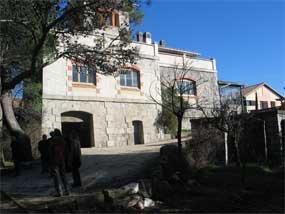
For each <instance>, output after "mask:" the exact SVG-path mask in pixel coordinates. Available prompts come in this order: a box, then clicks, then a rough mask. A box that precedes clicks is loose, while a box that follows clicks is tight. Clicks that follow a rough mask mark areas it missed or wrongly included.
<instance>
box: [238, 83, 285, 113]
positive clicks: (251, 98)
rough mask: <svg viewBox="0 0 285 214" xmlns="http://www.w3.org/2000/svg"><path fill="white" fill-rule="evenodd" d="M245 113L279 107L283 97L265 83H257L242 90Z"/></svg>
mask: <svg viewBox="0 0 285 214" xmlns="http://www.w3.org/2000/svg"><path fill="white" fill-rule="evenodd" d="M242 96H243V100H244V106H245V109H246V111H247V112H250V111H253V110H260V109H267V108H274V107H278V106H281V100H282V99H283V96H282V95H281V94H279V93H278V92H277V91H275V90H274V89H273V88H271V87H270V86H269V85H267V84H266V83H259V84H256V85H252V86H248V87H245V88H244V89H242Z"/></svg>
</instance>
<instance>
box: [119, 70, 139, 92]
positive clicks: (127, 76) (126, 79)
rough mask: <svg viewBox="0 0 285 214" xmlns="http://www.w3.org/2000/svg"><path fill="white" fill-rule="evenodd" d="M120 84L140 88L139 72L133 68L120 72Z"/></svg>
mask: <svg viewBox="0 0 285 214" xmlns="http://www.w3.org/2000/svg"><path fill="white" fill-rule="evenodd" d="M120 86H126V87H135V88H140V73H139V71H137V70H135V69H125V70H121V72H120Z"/></svg>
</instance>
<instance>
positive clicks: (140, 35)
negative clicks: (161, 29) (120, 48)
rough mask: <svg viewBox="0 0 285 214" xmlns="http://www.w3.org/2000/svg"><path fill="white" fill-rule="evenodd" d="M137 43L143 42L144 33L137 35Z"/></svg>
mask: <svg viewBox="0 0 285 214" xmlns="http://www.w3.org/2000/svg"><path fill="white" fill-rule="evenodd" d="M137 41H138V42H143V33H142V32H138V33H137Z"/></svg>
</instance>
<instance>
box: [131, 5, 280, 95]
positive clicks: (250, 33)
mask: <svg viewBox="0 0 285 214" xmlns="http://www.w3.org/2000/svg"><path fill="white" fill-rule="evenodd" d="M142 10H143V11H144V14H145V17H144V21H143V24H142V25H141V26H138V27H136V29H135V31H142V32H146V31H147V32H150V33H151V34H152V39H153V40H154V41H156V42H158V41H159V40H161V39H163V40H165V41H166V45H167V47H172V48H179V49H184V50H190V51H194V52H198V53H200V54H201V57H202V58H210V57H213V58H215V59H216V61H217V69H218V79H219V80H225V81H234V82H239V83H244V84H246V85H253V84H257V83H260V82H266V83H267V84H269V85H270V86H271V87H272V88H274V89H275V90H277V91H278V92H279V93H281V94H282V95H285V90H284V87H285V0H247V1H246V0H223V1H222V0H152V3H151V5H150V6H146V5H144V6H143V7H142Z"/></svg>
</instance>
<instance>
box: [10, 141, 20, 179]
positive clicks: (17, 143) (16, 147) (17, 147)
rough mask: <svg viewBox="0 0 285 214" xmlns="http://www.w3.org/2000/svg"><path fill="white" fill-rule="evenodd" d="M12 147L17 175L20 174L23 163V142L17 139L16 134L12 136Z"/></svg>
mask: <svg viewBox="0 0 285 214" xmlns="http://www.w3.org/2000/svg"><path fill="white" fill-rule="evenodd" d="M11 149H12V160H13V162H14V172H15V176H18V175H20V164H21V160H22V157H21V152H22V151H21V142H20V141H19V140H17V137H16V136H12V139H11Z"/></svg>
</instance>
